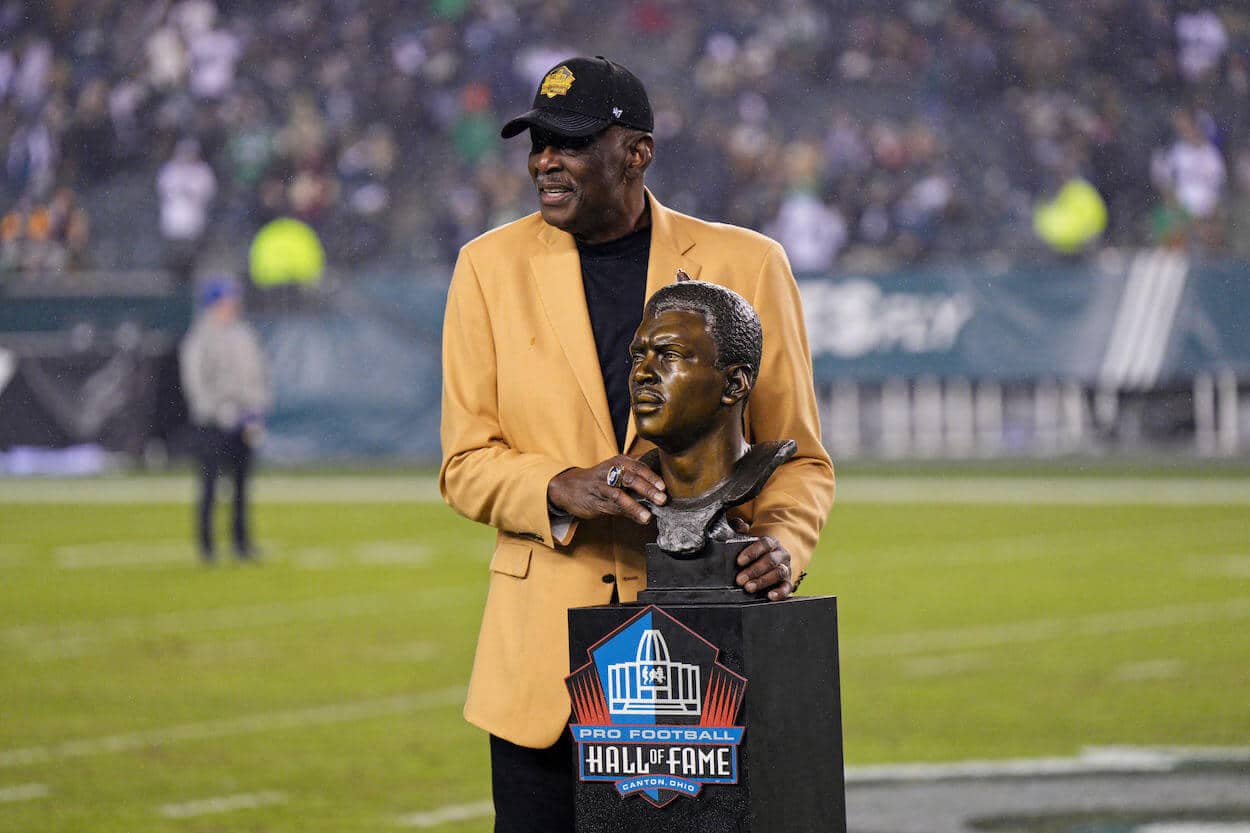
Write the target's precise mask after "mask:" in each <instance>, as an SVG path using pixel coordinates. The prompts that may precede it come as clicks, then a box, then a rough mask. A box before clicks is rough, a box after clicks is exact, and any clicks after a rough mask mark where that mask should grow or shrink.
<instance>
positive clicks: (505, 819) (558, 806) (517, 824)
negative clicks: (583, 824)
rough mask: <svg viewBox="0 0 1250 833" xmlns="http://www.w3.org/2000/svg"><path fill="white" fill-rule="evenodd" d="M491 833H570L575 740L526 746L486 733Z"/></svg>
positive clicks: (571, 830) (566, 734) (566, 733)
mask: <svg viewBox="0 0 1250 833" xmlns="http://www.w3.org/2000/svg"><path fill="white" fill-rule="evenodd" d="M490 770H491V787H492V789H493V792H494V798H495V833H573V744H572V742H571V741H570V739H569V734H568V732H565V733H564V734H562V735H561V736H560V740H558V741H556V744H555V746H550V747H548V748H546V749H529V748H528V747H524V746H517V745H516V744H515V743H509V742H508V741H506V740H504V739H503V738H499V737H495V736H494V735H491V736H490Z"/></svg>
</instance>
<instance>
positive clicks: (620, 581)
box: [439, 191, 834, 747]
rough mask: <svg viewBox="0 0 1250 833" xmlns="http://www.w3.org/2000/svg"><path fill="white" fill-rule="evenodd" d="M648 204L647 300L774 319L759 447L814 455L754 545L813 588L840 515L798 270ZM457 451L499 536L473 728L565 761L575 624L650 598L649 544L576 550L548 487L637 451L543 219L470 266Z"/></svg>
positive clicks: (449, 326) (639, 540) (765, 519)
mask: <svg viewBox="0 0 1250 833" xmlns="http://www.w3.org/2000/svg"><path fill="white" fill-rule="evenodd" d="M647 196H648V199H649V201H650V206H651V225H652V231H651V255H650V260H649V261H648V263H647V290H646V296H647V297H648V298H650V297H651V295H652V294H653V293H654V292H655V291H656V290H657V289H659V288H660V287H661V286H663V285H664V284H667V283H670V282H672V281H673V280H674V279H675V276H676V272H677V270H678V269H679V268H680V269H684V270H685V271H686V272H687V273H688V274H689V275H690V276H691V277H692V278H698V279H700V280H706V281H713V282H715V283H719V284H722V285H724V286H727V287H729V288H731V289H733V290H735V291H736V292H738V293H739V294H741V295H742V296H743V297H744V298H746V299H747V300H748V301H750V302H751V303H752V304H753V305H754V306H755V308H756V310H757V311H758V313H759V316H760V321H761V323H762V325H763V332H764V354H763V361H762V364H761V367H760V374H759V381H758V383H757V385H756V387H755V389H754V391H753V392H752V394H751V398H750V401H749V404H748V408H747V412H746V417H745V419H746V423H747V439H748V441H756V440H769V439H792V440H794V441H795V442H796V443H797V444H798V452H797V453H796V455H795V456H794V458H793V459H791V460H790V461H789V462H787V463H786V464H784V465H783V466H781V468H780V469H778V470H777V472H776V473H775V474H774V475H773V477H772V479H771V480H769V482H768V484H767V485H766V486H765V487H764V490H763V492H762V493H761V494H760V495H759V497H757V498H756V499H755V500H754V501H753V502H752V503H749V504H745V505H743V506H741V507H738V509H736V510H735V513H736V514H739V515H740V516H742V517H744V518H745V519H746V520H747V521H748V522H750V524H751V530H752V533H753V534H756V535H760V534H769V535H773V536H775V537H776V538H777V539H778V540H780V541H781V543H782V545H783V546H785V547H786V549H787V550H789V552H790V556H791V558H792V560H793V563H792V570H793V573H794V575H795V576H798V575H799V573H800V572H801V571H803V570H805V569H806V568H807V565H808V562H809V561H810V560H811V556H812V549H813V548H814V547H815V545H816V540H817V537H818V536H819V534H820V529H821V527H822V526H823V525H824V522H825V518H826V516H827V515H828V513H829V510H830V508H831V506H832V505H833V493H834V480H833V466H832V464H831V462H830V460H829V455H828V454H827V453H826V452H825V450H824V447H823V446H822V445H821V440H820V423H819V419H818V417H817V411H816V397H815V393H814V391H813V387H812V362H811V354H810V351H809V349H808V342H807V334H806V331H805V328H804V323H803V312H802V308H801V306H800V301H799V293H798V287H797V285H796V284H795V281H794V276H793V274H792V273H791V271H790V265H789V262H788V261H787V260H786V256H785V252H784V251H783V250H782V248H781V246H780V245H779V244H777V243H776V242H775V241H773V240H770V239H769V238H767V237H764V236H763V235H761V234H757V233H755V232H753V231H749V230H747V229H743V228H738V227H735V226H729V225H723V224H719V223H709V222H704V221H702V220H698V219H695V218H693V217H688V216H686V215H683V214H679V213H678V212H676V211H670V210H668V209H666V208H664V207H663V206H662V205H660V203H659V202H658V201H656V199H655V198H654V196H652V195H651V193H650V192H649V191H648V192H647ZM625 360H626V357H625V356H622V357H621V361H625ZM442 444H443V464H442V468H441V470H440V472H439V487H440V489H441V490H442V494H443V497H444V499H445V500H446V501H447V503H448V504H450V505H451V506H452V507H453V508H454V509H455V510H456V511H457V512H459V513H461V514H462V515H464V516H465V517H468V518H472V519H473V520H475V521H480V522H482V523H485V524H490V525H491V526H493V527H494V528H495V529H496V530H498V535H497V537H496V545H495V551H494V554H493V556H492V558H491V562H490V586H489V590H488V595H487V599H486V609H485V612H484V615H483V619H482V629H481V633H480V635H479V637H478V645H477V655H476V657H475V659H474V664H473V675H472V679H471V681H470V684H469V694H468V699H467V702H466V704H465V708H464V714H465V718H466V719H467V720H468V721H469V722H471V723H473V724H475V725H477V726H480V727H481V728H483V729H485V730H486V731H488V732H491V733H492V734H495V735H499V736H500V737H503V738H505V739H507V740H510V741H512V742H513V743H517V744H520V745H523V746H531V747H545V746H549V745H551V744H552V743H554V742H555V741H556V740H557V739H558V738H559V736H560V733H561V732H562V731H563V730H564V727H565V725H566V723H567V721H568V717H569V698H568V694H567V692H566V690H565V687H564V677H565V676H566V675H567V674H568V673H569V654H568V609H569V608H571V607H580V606H583V605H599V604H607V603H608V602H609V601H610V600H611V596H612V583H613V581H615V583H616V585H617V586H618V588H619V593H620V598H621V600H622V601H632V600H634V598H635V597H636V596H637V593H638V590H640V589H642V587H643V586H644V584H645V581H646V568H645V563H644V557H643V549H642V547H643V543H644V540H645V535H646V530H644V529H643V528H640V527H638V526H637V525H635V524H633V523H632V522H630V521H626V520H606V519H605V520H596V521H582V522H580V523H578V524H576V525H575V526H574V528H573V529H572V531H571V534H570V535H567V536H566V537H565V540H563V541H556V540H555V539H554V538H553V535H552V529H551V522H550V518H549V516H548V513H547V483H548V482H549V481H550V480H551V478H552V477H554V476H555V475H556V474H558V473H559V472H561V471H563V470H565V469H567V468H569V467H571V466H579V467H589V466H593V465H595V464H597V463H599V462H601V461H602V460H605V459H606V458H608V457H611V456H612V455H614V454H617V453H619V452H620V449H618V448H617V447H616V439H615V436H614V434H613V430H612V421H611V417H610V415H609V412H608V402H607V396H606V394H605V393H604V387H603V378H602V375H601V373H600V370H599V360H598V356H597V353H596V350H595V341H594V335H593V333H592V332H591V327H590V318H589V315H588V313H587V311H586V299H585V295H584V293H583V290H582V276H581V266H580V261H579V259H578V254H577V247H576V245H575V243H574V241H573V237H572V235H570V234H568V233H566V232H563V231H560V230H559V229H556V228H554V227H552V226H549V225H547V224H546V223H545V222H543V219H542V216H541V215H540V214H538V213H535V214H531V215H529V216H528V217H524V218H522V219H520V220H517V221H516V222H513V223H509V224H508V225H505V226H502V227H500V228H497V229H494V230H493V231H490V232H487V233H486V234H483V235H482V236H481V237H478V238H477V239H475V240H473V241H471V242H470V243H468V244H467V245H465V247H464V248H463V249H462V250H461V251H460V256H459V258H458V259H457V261H456V268H455V272H454V274H453V276H452V281H451V288H450V292H449V295H448V298H447V311H446V318H445V321H444V327H443V411H442ZM651 447H652V446H651V444H650V443H647V442H646V441H644V440H640V439H638V438H637V434H636V431H635V428H634V424H633V419H632V417H631V418H630V422H629V429H628V433H627V435H626V441H625V448H626V449H627V453H628V454H630V455H631V456H639V455H641V454H643V453H645V452H646V451H648V450H650V448H651ZM578 659H579V662H582V661H584V660H583V659H582V658H578Z"/></svg>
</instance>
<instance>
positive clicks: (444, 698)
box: [0, 686, 465, 767]
mask: <svg viewBox="0 0 1250 833" xmlns="http://www.w3.org/2000/svg"><path fill="white" fill-rule="evenodd" d="M464 693H465V689H464V688H463V687H462V686H453V687H451V688H442V689H438V690H436V691H427V692H422V693H420V694H401V695H397V696H395V697H383V698H380V699H376V700H360V701H357V702H354V703H332V704H330V705H326V706H311V707H309V708H304V709H289V710H286V711H277V712H260V713H258V714H251V715H244V716H242V717H229V718H223V719H221V720H205V721H203V722H200V723H183V724H181V725H177V726H166V727H164V728H160V729H147V730H144V731H140V732H126V733H123V734H118V735H104V736H101V737H94V738H79V739H76V740H67V741H62V742H60V743H54V744H49V745H46V746H29V747H26V748H22V749H3V750H0V767H17V766H31V765H34V764H43V763H50V762H53V761H62V760H68V759H72V758H86V757H90V756H93V755H115V754H119V753H124V752H133V751H135V750H139V749H150V748H157V747H162V746H169V745H172V744H175V743H189V742H194V741H202V740H215V739H218V738H224V737H232V736H238V735H252V734H259V733H263V732H277V731H283V730H288V729H303V728H307V727H309V726H324V725H329V724H334V723H350V722H354V721H357V720H371V719H373V718H378V717H393V716H395V715H402V714H412V713H414V712H423V711H432V710H434V709H441V708H446V707H449V706H459V705H460V704H461V703H462V702H463V700H464Z"/></svg>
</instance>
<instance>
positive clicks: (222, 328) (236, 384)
mask: <svg viewBox="0 0 1250 833" xmlns="http://www.w3.org/2000/svg"><path fill="white" fill-rule="evenodd" d="M241 294H242V292H241V289H240V287H239V284H238V283H237V282H236V281H235V280H234V279H233V278H231V277H229V276H216V277H214V278H212V279H210V280H209V281H207V282H206V283H205V284H204V287H203V288H202V289H201V291H200V299H199V300H200V306H201V312H200V315H199V316H198V318H197V319H196V321H195V324H194V325H193V326H192V327H191V330H190V332H188V333H187V336H186V338H185V339H183V342H182V345H181V347H180V348H179V351H178V363H179V370H180V372H181V376H182V392H183V394H184V396H185V397H186V400H187V405H188V407H189V409H190V411H191V421H192V423H193V424H194V425H196V426H197V428H198V436H197V449H196V450H197V454H198V456H199V462H200V501H199V512H198V515H197V533H198V542H199V547H200V558H201V559H203V561H204V562H205V563H211V562H212V561H213V559H214V556H215V550H214V547H213V505H214V501H215V498H216V490H217V475H218V473H219V472H220V471H221V470H222V469H226V470H227V471H229V472H230V475H231V478H232V480H233V482H234V525H233V527H232V536H231V537H232V539H233V544H234V554H235V555H236V556H237V557H238V558H239V559H241V560H247V559H251V558H253V557H254V556H255V554H256V552H255V548H254V546H253V544H252V539H251V535H250V532H249V529H248V520H247V508H248V507H247V481H248V476H249V475H250V474H251V470H252V447H253V446H254V445H255V444H256V442H257V441H258V440H259V438H260V434H261V431H262V428H263V415H264V413H265V411H266V410H267V409H268V407H269V400H270V393H269V377H268V370H267V368H266V365H265V358H264V354H263V353H262V352H261V349H260V344H259V343H258V341H257V338H256V333H255V331H253V330H252V328H251V327H250V326H248V324H247V322H245V321H243V320H242V318H241V317H240V316H241V311H242V299H241V297H240V296H241Z"/></svg>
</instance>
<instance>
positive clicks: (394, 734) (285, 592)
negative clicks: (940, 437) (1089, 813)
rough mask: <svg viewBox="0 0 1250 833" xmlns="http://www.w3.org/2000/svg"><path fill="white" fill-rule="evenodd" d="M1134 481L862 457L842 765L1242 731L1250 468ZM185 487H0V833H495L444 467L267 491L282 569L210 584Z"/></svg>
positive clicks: (465, 581) (839, 557) (847, 479)
mask: <svg viewBox="0 0 1250 833" xmlns="http://www.w3.org/2000/svg"><path fill="white" fill-rule="evenodd" d="M1112 475H1113V476H1112V477H1109V478H1099V477H1091V476H1089V475H1088V474H1084V475H1082V476H1078V477H1072V476H1069V475H1068V474H1065V473H1063V472H1058V473H1056V472H1047V473H1046V475H1045V478H1046V479H1045V480H1039V479H1037V478H1036V477H1029V476H1026V474H1025V473H1024V472H1008V471H1004V470H996V471H994V472H992V476H982V475H978V474H977V473H975V472H973V473H969V472H967V471H962V470H961V471H959V472H958V473H957V475H956V474H950V473H949V472H944V471H943V470H941V469H924V470H922V471H919V472H915V471H912V472H907V473H906V474H905V475H902V474H898V475H892V474H889V473H886V474H884V475H883V474H882V473H880V472H867V473H865V474H864V475H863V477H862V478H857V476H856V473H855V472H854V471H853V470H846V469H844V470H842V471H841V472H840V480H839V490H840V494H839V503H838V506H837V507H836V508H835V509H834V512H833V515H832V517H831V520H830V523H829V526H828V527H827V530H826V532H825V535H824V538H823V541H822V543H821V546H820V550H819V552H818V554H817V557H816V561H815V565H814V568H813V570H812V573H811V576H810V578H809V580H808V581H807V582H806V583H805V584H804V587H803V590H804V592H805V593H808V594H821V593H836V594H837V595H838V597H839V611H840V617H841V623H842V633H841V645H842V651H843V658H842V662H843V667H842V674H843V697H844V716H845V736H846V758H847V763H848V765H850V766H852V767H854V766H860V765H867V764H880V763H891V762H917V761H958V760H966V759H998V758H1026V757H1040V756H1071V755H1075V754H1078V753H1079V752H1080V751H1081V749H1082V748H1083V747H1086V746H1091V745H1094V746H1105V745H1183V746H1194V745H1201V746H1212V745H1214V746H1226V745H1227V746H1232V745H1245V744H1247V743H1248V742H1250V628H1247V626H1246V625H1247V622H1248V621H1250V478H1248V477H1247V476H1246V475H1245V472H1244V471H1238V470H1231V471H1222V472H1220V473H1218V476H1216V477H1204V476H1203V475H1202V473H1201V472H1195V471H1192V470H1190V471H1183V472H1174V471H1166V470H1164V471H1149V472H1143V471H1130V472H1113V473H1112ZM1147 475H1148V476H1147ZM189 496H190V484H189V477H187V478H179V477H170V478H151V477H148V478H142V477H140V478H125V479H118V480H99V481H90V482H83V483H64V482H59V481H28V482H22V481H8V482H0V831H20V832H21V833H42V832H43V831H63V833H95V832H96V831H109V833H113V832H114V831H201V832H203V833H207V831H231V833H235V832H236V831H267V832H269V831H290V832H291V833H297V832H299V833H304V832H305V831H335V833H343V832H344V831H384V830H404V829H432V830H433V829H437V830H440V831H447V833H455V832H456V831H462V832H464V833H467V832H468V831H487V830H489V829H490V820H489V815H488V813H489V805H488V804H485V803H484V802H486V800H487V798H488V795H489V791H488V773H487V766H486V742H485V738H484V737H483V736H482V735H481V733H479V732H478V731H477V730H475V729H473V728H471V727H469V726H468V725H466V724H465V723H464V722H463V721H462V719H461V717H460V702H461V697H462V694H463V688H464V685H465V682H466V679H467V676H468V670H469V666H470V662H471V659H472V653H473V645H474V640H475V638H476V633H477V624H478V618H479V615H480V611H481V605H482V601H483V597H484V590H485V585H486V565H487V561H488V558H489V553H490V545H491V540H492V535H491V532H490V530H487V529H485V528H482V527H479V526H476V525H474V524H472V523H469V522H467V521H465V520H463V519H460V518H458V517H456V516H455V515H454V514H453V513H452V512H451V511H450V510H448V509H446V508H445V507H443V506H442V505H441V504H440V503H438V502H437V501H436V500H435V499H434V495H433V493H432V485H431V483H430V481H429V478H428V475H416V474H414V475H408V476H406V475H404V474H402V473H395V472H390V473H387V474H386V475H385V476H382V475H379V476H370V475H368V474H359V473H358V474H353V475H350V476H315V477H314V476H306V477H295V478H291V477H277V476H271V477H269V478H266V479H264V480H263V481H262V482H261V484H260V487H259V490H258V498H259V500H258V505H257V507H256V527H257V531H258V538H259V539H260V541H261V542H262V544H263V546H264V547H265V559H264V563H263V564H261V565H258V566H238V565H235V564H232V563H229V562H228V561H227V562H226V563H222V564H219V565H218V566H216V567H215V568H211V569H205V568H203V567H201V566H199V565H198V564H197V563H196V561H195V559H194V555H193V551H192V549H191V546H190V517H191V513H190V508H189V505H188V504H187V503H186V501H187V500H188V499H189Z"/></svg>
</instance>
